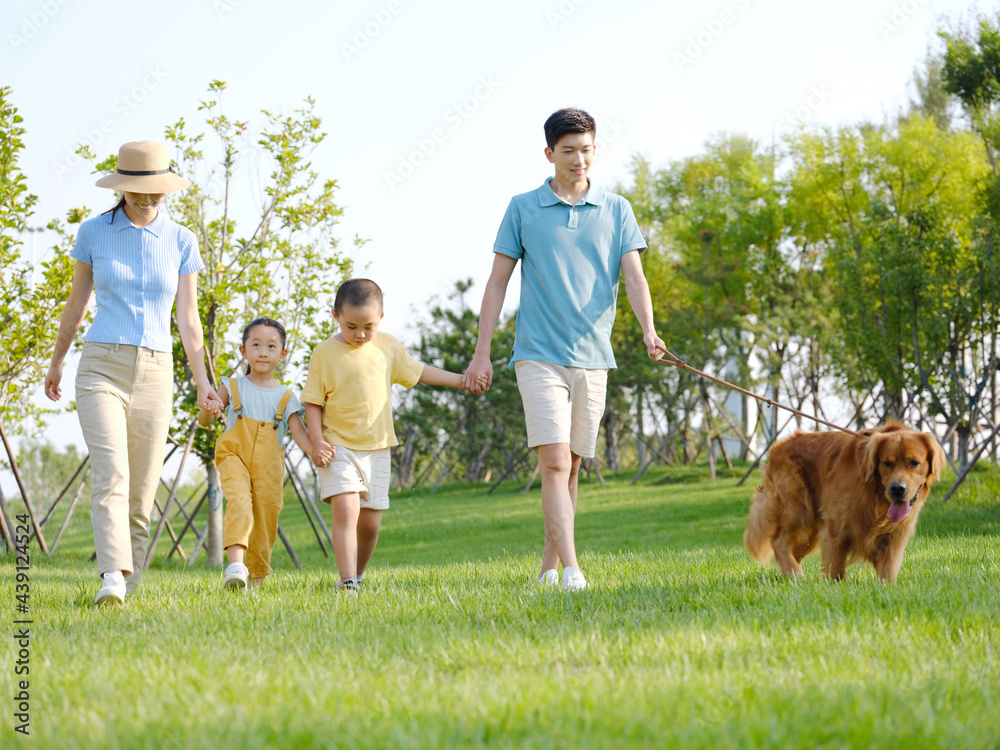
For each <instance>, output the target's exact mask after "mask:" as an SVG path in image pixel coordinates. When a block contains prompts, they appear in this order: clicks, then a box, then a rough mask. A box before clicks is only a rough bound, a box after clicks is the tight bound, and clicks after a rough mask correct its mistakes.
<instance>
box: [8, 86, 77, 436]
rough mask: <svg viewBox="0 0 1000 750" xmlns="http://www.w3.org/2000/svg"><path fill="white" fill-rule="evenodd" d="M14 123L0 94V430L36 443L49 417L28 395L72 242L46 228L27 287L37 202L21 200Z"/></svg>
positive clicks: (23, 190)
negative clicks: (27, 241) (0, 339)
mask: <svg viewBox="0 0 1000 750" xmlns="http://www.w3.org/2000/svg"><path fill="white" fill-rule="evenodd" d="M22 121H23V120H22V118H21V116H20V115H18V114H17V108H16V107H15V106H13V104H12V103H11V90H10V88H8V87H2V88H0V330H2V331H3V334H4V344H3V346H2V347H0V423H2V424H4V425H6V426H7V428H8V429H9V430H10V432H11V433H12V434H15V435H16V434H19V433H20V432H22V431H26V432H28V433H29V434H32V435H37V433H38V432H39V430H40V429H41V427H42V424H43V419H44V416H45V415H46V414H48V413H51V412H53V411H55V410H53V409H45V408H42V407H40V406H38V405H37V404H36V403H35V400H34V399H32V398H30V396H29V394H31V393H33V392H34V391H35V389H36V387H37V385H38V383H39V382H40V381H41V380H42V378H43V377H44V373H45V371H46V368H47V367H48V363H49V358H50V357H51V355H52V348H53V346H54V343H55V338H56V333H57V332H58V329H59V317H60V316H61V314H62V308H63V306H64V304H65V302H66V298H67V297H68V296H69V288H70V285H71V283H72V280H73V261H72V259H71V258H70V257H69V248H70V247H71V246H72V240H73V238H72V236H71V235H70V233H69V232H68V231H67V230H65V229H64V228H63V227H62V225H61V224H60V223H59V222H55V221H53V222H49V224H48V227H47V228H48V229H50V230H53V231H56V232H57V233H58V235H59V243H58V244H57V245H56V246H55V247H54V248H52V258H51V260H47V261H44V262H43V263H41V274H40V276H41V278H38V279H35V274H34V269H33V268H32V265H31V262H30V261H29V260H27V259H24V258H22V257H21V256H22V249H21V248H22V237H23V233H24V231H25V230H26V229H27V228H28V222H29V219H30V218H31V217H32V216H33V215H34V206H35V204H36V202H37V200H38V199H37V197H36V196H34V195H32V194H31V193H29V192H28V183H27V177H26V176H25V175H24V173H22V172H21V170H20V168H19V167H18V158H19V156H20V152H21V151H22V150H23V149H24V143H23V141H22V140H21V136H23V135H24V132H25V130H24V128H23V127H21V122H22ZM82 218H83V212H82V211H81V210H74V211H71V212H70V213H69V215H68V219H69V223H70V224H71V225H73V224H78V223H79V222H80V221H81V219H82Z"/></svg>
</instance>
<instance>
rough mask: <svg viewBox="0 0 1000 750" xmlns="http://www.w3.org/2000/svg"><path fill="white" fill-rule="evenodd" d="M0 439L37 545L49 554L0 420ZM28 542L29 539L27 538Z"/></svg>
mask: <svg viewBox="0 0 1000 750" xmlns="http://www.w3.org/2000/svg"><path fill="white" fill-rule="evenodd" d="M0 439H2V440H3V447H4V450H6V451H7V458H8V459H10V470H11V471H12V472H13V473H14V480H15V481H16V482H17V486H18V488H20V490H21V500H22V501H23V502H24V507H25V508H27V509H28V518H30V519H31V527H32V528H33V529H34V530H35V537H36V538H37V539H38V546H39V547H41V548H42V552H44V553H45V554H46V555H47V554H49V545H48V544H46V543H45V536H44V535H43V534H42V526H41V524H40V523H38V519H36V518H35V508H34V506H33V505H32V504H31V498H30V497H28V489H27V488H26V487H25V486H24V480H23V479H21V472H20V470H19V469H18V468H17V458H16V457H15V456H14V450H13V449H12V448H11V447H10V443H9V442H8V441H7V433H6V432H5V431H4V428H3V422H0ZM28 542H29V543H30V542H31V540H30V539H29V540H28Z"/></svg>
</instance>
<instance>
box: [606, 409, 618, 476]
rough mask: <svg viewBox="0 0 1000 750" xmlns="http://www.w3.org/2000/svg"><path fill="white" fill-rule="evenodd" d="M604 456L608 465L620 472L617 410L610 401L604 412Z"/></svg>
mask: <svg viewBox="0 0 1000 750" xmlns="http://www.w3.org/2000/svg"><path fill="white" fill-rule="evenodd" d="M604 457H605V458H606V459H607V461H608V467H609V468H610V469H611V471H613V472H614V473H615V474H617V473H618V433H617V431H616V430H615V410H614V409H613V408H612V407H611V404H610V403H609V404H608V405H607V410H606V411H605V413H604Z"/></svg>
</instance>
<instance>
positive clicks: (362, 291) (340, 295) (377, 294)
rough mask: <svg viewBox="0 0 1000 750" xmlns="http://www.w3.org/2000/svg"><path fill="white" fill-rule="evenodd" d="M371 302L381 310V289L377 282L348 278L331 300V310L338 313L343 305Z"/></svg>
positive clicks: (359, 305)
mask: <svg viewBox="0 0 1000 750" xmlns="http://www.w3.org/2000/svg"><path fill="white" fill-rule="evenodd" d="M373 302H374V303H377V304H378V309H379V310H380V311H381V310H382V290H381V289H380V288H379V285H378V284H376V283H375V282H374V281H372V280H371V279H348V280H347V281H345V282H344V283H343V284H341V285H340V288H339V289H338V290H337V296H336V297H335V298H334V300H333V311H334V312H335V313H337V314H338V315H339V314H340V312H341V310H342V309H343V307H344V305H350V306H351V307H365V306H366V305H370V304H372V303H373Z"/></svg>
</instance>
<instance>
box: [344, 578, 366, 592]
mask: <svg viewBox="0 0 1000 750" xmlns="http://www.w3.org/2000/svg"><path fill="white" fill-rule="evenodd" d="M360 590H361V589H360V588H359V587H358V580H357V579H356V578H344V579H343V580H342V581H341V582H340V593H341V594H353V595H354V596H357V595H358V592H359V591H360Z"/></svg>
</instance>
